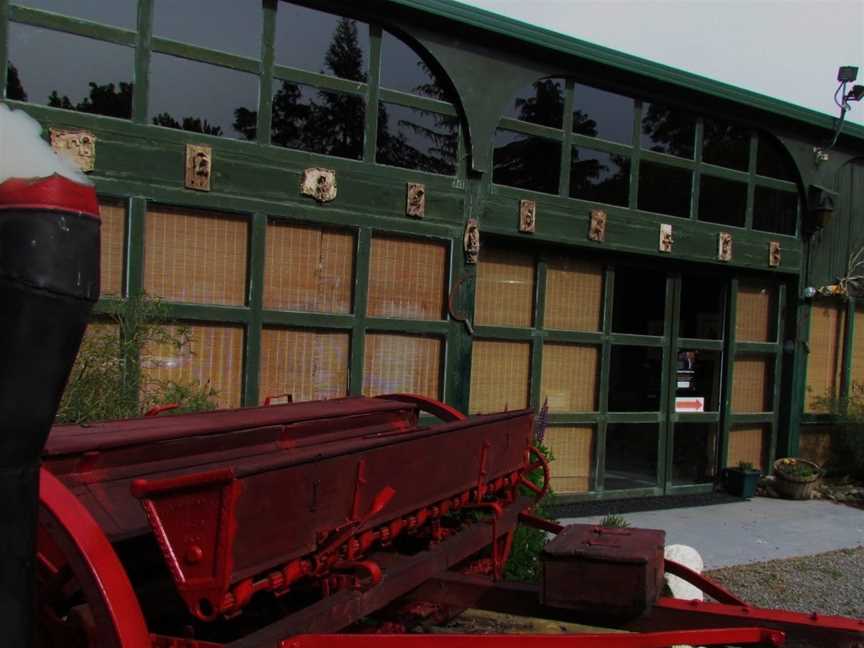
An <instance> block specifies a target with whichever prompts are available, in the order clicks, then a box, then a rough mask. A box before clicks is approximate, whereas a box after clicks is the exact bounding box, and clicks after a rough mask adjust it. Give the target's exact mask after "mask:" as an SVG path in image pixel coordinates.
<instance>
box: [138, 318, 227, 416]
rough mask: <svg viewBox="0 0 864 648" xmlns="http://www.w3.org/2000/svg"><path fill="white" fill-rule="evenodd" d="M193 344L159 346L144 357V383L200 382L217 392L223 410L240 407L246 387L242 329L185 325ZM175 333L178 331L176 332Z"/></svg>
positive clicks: (146, 351)
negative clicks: (178, 346)
mask: <svg viewBox="0 0 864 648" xmlns="http://www.w3.org/2000/svg"><path fill="white" fill-rule="evenodd" d="M186 328H187V329H188V331H189V334H190V338H191V343H190V344H188V345H186V346H184V347H183V348H182V349H177V348H174V347H172V346H169V345H165V344H162V345H158V346H156V347H155V348H149V349H145V350H144V352H143V353H142V354H141V373H142V382H144V381H146V380H151V381H152V380H157V381H169V380H170V381H173V382H177V383H190V382H193V381H194V382H197V383H199V384H200V385H207V384H209V385H210V386H211V387H212V388H213V389H215V390H216V392H217V395H216V397H215V399H214V400H215V401H216V402H217V403H218V405H219V407H220V408H230V407H240V403H241V400H242V388H243V328H242V327H240V326H228V325H224V324H190V325H188V326H186ZM175 331H176V329H175Z"/></svg>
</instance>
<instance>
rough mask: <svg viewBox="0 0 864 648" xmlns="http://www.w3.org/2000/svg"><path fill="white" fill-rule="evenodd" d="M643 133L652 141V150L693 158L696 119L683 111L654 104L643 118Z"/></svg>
mask: <svg viewBox="0 0 864 648" xmlns="http://www.w3.org/2000/svg"><path fill="white" fill-rule="evenodd" d="M642 132H643V133H644V134H645V135H647V136H648V138H649V139H650V140H651V150H652V151H659V152H660V153H669V154H670V155H678V156H681V157H688V158H692V157H693V151H694V147H695V140H696V118H695V117H694V116H693V115H691V114H690V113H687V112H684V111H681V110H672V109H670V108H666V107H664V106H660V105H658V104H655V103H652V104H650V105H649V106H648V110H647V111H645V114H644V115H643V116H642Z"/></svg>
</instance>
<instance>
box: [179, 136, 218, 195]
mask: <svg viewBox="0 0 864 648" xmlns="http://www.w3.org/2000/svg"><path fill="white" fill-rule="evenodd" d="M212 172H213V149H211V148H210V147H209V146H204V145H202V144H187V145H186V182H185V185H186V188H187V189H195V190H197V191H210V177H211V175H212Z"/></svg>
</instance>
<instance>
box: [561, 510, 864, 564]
mask: <svg viewBox="0 0 864 648" xmlns="http://www.w3.org/2000/svg"><path fill="white" fill-rule="evenodd" d="M623 517H624V519H626V520H627V521H628V522H629V523H630V525H631V526H634V527H643V528H648V529H664V530H665V531H666V544H685V545H690V546H691V547H695V548H696V549H697V550H698V551H699V553H700V554H702V558H703V559H704V561H705V569H706V570H708V569H717V568H719V567H728V566H730V565H743V564H747V563H754V562H762V561H765V560H777V559H781V558H792V557H795V556H807V555H811V554H817V553H822V552H825V551H834V550H835V549H847V548H850V547H858V546H862V545H864V511H862V510H859V509H855V508H852V507H851V506H844V505H842V504H833V503H831V502H826V501H824V500H809V501H800V502H799V501H791V500H781V499H773V498H767V497H754V498H753V499H752V500H750V501H743V502H734V503H731V504H716V505H712V506H697V507H694V508H679V509H668V510H665V511H645V512H642V513H627V514H624V515H623ZM599 519H600V518H599V517H590V518H564V519H562V520H561V523H562V524H573V523H580V524H593V523H596V522H597V521H599Z"/></svg>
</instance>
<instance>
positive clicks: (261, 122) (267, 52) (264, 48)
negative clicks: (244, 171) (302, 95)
mask: <svg viewBox="0 0 864 648" xmlns="http://www.w3.org/2000/svg"><path fill="white" fill-rule="evenodd" d="M275 39H276V0H264V3H263V14H262V16H261V79H260V85H259V89H258V121H257V123H256V125H255V128H256V131H257V132H256V133H255V136H256V137H255V140H256V141H257V142H258V144H261V145H262V146H266V145H268V144H270V136H271V130H272V126H273V58H274V56H275V54H274V51H273V50H274V41H275Z"/></svg>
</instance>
